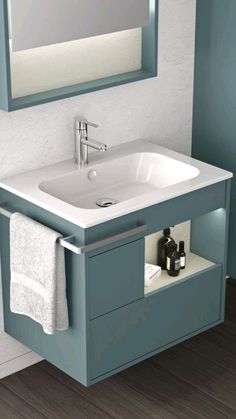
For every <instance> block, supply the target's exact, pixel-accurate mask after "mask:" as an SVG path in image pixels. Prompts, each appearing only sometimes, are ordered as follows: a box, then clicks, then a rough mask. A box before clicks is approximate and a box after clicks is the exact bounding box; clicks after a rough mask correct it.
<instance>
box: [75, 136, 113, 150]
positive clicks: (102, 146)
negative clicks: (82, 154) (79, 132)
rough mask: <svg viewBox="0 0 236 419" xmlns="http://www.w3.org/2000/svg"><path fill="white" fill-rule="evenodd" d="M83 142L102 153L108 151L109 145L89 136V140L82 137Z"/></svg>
mask: <svg viewBox="0 0 236 419" xmlns="http://www.w3.org/2000/svg"><path fill="white" fill-rule="evenodd" d="M81 144H83V145H85V146H86V147H91V148H93V149H94V150H97V151H100V152H101V153H103V152H105V151H107V146H106V144H104V143H100V142H99V141H96V140H92V139H91V138H88V139H87V140H85V139H82V140H81Z"/></svg>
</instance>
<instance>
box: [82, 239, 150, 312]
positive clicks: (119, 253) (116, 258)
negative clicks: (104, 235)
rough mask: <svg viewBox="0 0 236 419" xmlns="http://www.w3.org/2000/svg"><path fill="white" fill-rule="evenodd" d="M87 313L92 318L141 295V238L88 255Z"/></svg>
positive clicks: (142, 259)
mask: <svg viewBox="0 0 236 419" xmlns="http://www.w3.org/2000/svg"><path fill="white" fill-rule="evenodd" d="M87 267H88V268H87V281H88V290H89V298H88V300H89V314H90V318H95V317H97V316H100V315H102V314H104V313H107V312H109V311H112V310H114V309H116V308H119V307H121V306H124V305H126V304H129V303H130V302H132V301H135V300H138V299H140V298H142V297H143V296H144V239H143V238H141V239H138V240H136V241H132V242H131V243H128V244H125V245H123V246H119V247H115V248H113V249H111V250H108V251H106V252H103V253H100V254H98V255H96V256H92V257H89V258H88V265H87Z"/></svg>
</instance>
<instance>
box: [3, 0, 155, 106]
mask: <svg viewBox="0 0 236 419" xmlns="http://www.w3.org/2000/svg"><path fill="white" fill-rule="evenodd" d="M17 3H18V2H14V9H15V8H16V6H18V4H17ZM61 3H62V2H61ZM64 3H65V2H64ZM90 3H91V2H90ZM113 3H114V2H113ZM129 3H130V2H129ZM122 4H123V7H124V5H125V2H122ZM130 4H132V2H131V3H130ZM145 4H146V3H145ZM139 5H140V2H139ZM8 6H9V1H8V0H0V108H1V109H4V110H6V111H14V110H17V109H22V108H27V107H30V106H34V105H38V104H42V103H47V102H51V101H54V100H59V99H65V98H68V97H71V96H76V95H80V94H84V93H89V92H92V91H97V90H100V89H105V88H109V87H114V86H118V85H121V84H126V83H130V82H136V81H139V80H144V79H148V78H151V77H156V76H157V38H158V30H157V27H158V0H150V1H149V16H150V18H149V23H148V24H147V25H146V24H145V26H143V27H141V26H140V25H141V23H140V25H139V26H140V30H141V32H140V37H139V54H137V56H136V55H135V60H133V61H134V62H136V60H137V57H138V62H139V65H138V64H136V65H133V66H131V67H130V68H129V66H128V67H127V68H126V67H125V66H124V72H123V73H120V74H118V73H119V70H114V71H111V72H109V71H108V73H106V71H107V67H108V68H109V66H107V67H106V68H105V67H104V71H105V73H104V74H103V73H102V72H101V75H99V76H96V77H97V78H96V79H93V78H92V80H91V79H90V78H89V76H88V75H89V74H90V73H91V65H90V67H89V64H88V71H87V73H88V74H87V73H86V70H85V73H83V75H82V76H81V77H79V71H80V67H81V66H80V65H79V62H81V61H79V59H80V55H79V54H80V52H81V50H79V52H77V50H74V49H72V50H71V51H72V52H71V54H72V55H75V54H78V62H77V65H71V66H70V64H68V65H69V67H70V68H78V76H77V73H75V74H74V73H73V77H72V76H71V75H68V74H69V73H68V74H67V71H68V68H67V69H65V73H60V74H59V75H58V77H57V78H56V74H57V71H58V70H59V69H60V71H61V68H62V67H63V66H61V65H60V63H61V62H65V56H64V55H63V54H64V52H63V54H62V52H60V53H59V51H58V47H57V49H56V50H55V51H54V49H53V48H52V45H50V48H51V49H50V50H47V51H46V52H45V50H44V47H42V48H41V50H40V54H39V55H38V59H37V60H38V61H37V63H36V65H35V59H36V55H35V52H34V54H33V56H32V59H31V58H30V57H29V50H24V51H23V52H22V51H19V52H15V51H14V48H13V45H14V43H15V42H13V43H12V39H11V34H12V33H15V32H17V31H12V30H11V28H10V21H11V19H10V18H9V14H10V8H9V7H8ZM12 6H13V5H12ZM28 6H29V5H27V4H24V7H26V10H27V7H28ZM58 7H61V5H58ZM74 7H75V5H74ZM103 7H105V6H103ZM113 7H114V5H113ZM31 8H32V6H31ZM40 9H41V8H40ZM85 9H86V8H85ZM41 11H42V10H41ZM28 12H29V7H28ZM129 12H130V10H129ZM45 13H46V12H45ZM28 14H29V13H28ZM121 15H122V14H121ZM96 16H97V14H96ZM54 17H55V15H54ZM57 17H58V15H57ZM90 17H91V16H90ZM90 17H89V16H87V19H83V24H84V23H85V22H86V21H87V22H90V24H91V22H92V20H93V19H92V18H91V19H92V20H91V19H90ZM115 17H116V16H115V15H114V16H113V18H115ZM120 17H121V16H120ZM131 17H132V14H131ZM21 18H22V16H21ZM55 19H56V17H55ZM60 19H61V17H60ZM60 19H59V21H60ZM102 19H104V13H101V19H100V21H99V18H98V17H97V19H95V22H97V23H98V26H99V24H100V26H101V21H102ZM23 20H24V18H23ZM123 20H124V19H123ZM126 20H127V19H125V21H124V24H125V22H126ZM131 20H134V19H131ZM55 21H56V23H57V20H55ZM78 21H79V17H78ZM54 23H55V22H54ZM108 23H109V24H110V22H108ZM12 24H14V19H13V20H12ZM109 24H108V26H109ZM136 24H137V25H138V23H137V22H136ZM133 25H135V23H134V22H133ZM25 26H27V25H25ZM80 26H83V25H80ZM93 26H94V25H93ZM52 27H53V25H52ZM131 27H132V25H131ZM17 28H18V30H19V29H20V32H21V31H22V22H20V24H19V25H18V26H17ZM56 28H58V26H57V25H56V26H55V27H54V28H53V30H56ZM117 28H118V29H117V30H116V31H115V32H117V31H119V28H120V26H119V25H118V26H117ZM134 28H135V29H136V26H134ZM46 29H47V30H48V31H49V32H50V25H48V22H47V21H46ZM66 29H68V28H67V27H66V25H64V27H63V30H64V31H66V32H67V30H66ZM79 29H81V28H77V30H78V31H79ZM93 29H94V27H93V28H91V31H88V33H90V32H91V33H92V32H93ZM100 29H101V28H100ZM121 29H122V25H121ZM63 30H62V29H61V32H62V33H57V37H56V38H55V39H57V38H59V39H61V41H62V40H66V39H67V38H64V37H63V36H64V35H65V34H64V35H63ZM110 31H111V32H114V30H112V26H111V29H110ZM52 32H53V31H52ZM105 32H106V31H105ZM107 32H109V29H107ZM23 33H24V30H23ZM26 33H27V31H26ZM86 33H87V32H85V34H84V35H83V36H84V37H86V36H87V35H86ZM97 33H98V34H100V32H99V31H98V32H96V30H95V32H94V34H97ZM34 35H35V33H34ZM36 35H37V36H39V37H40V36H41V35H42V34H39V33H38V32H37V30H36ZM43 35H45V34H43ZM48 35H53V34H51V32H50V33H49V34H48ZM25 37H26V35H25ZM43 38H44V36H43ZM53 39H54V38H52V40H51V41H50V42H51V43H54V42H57V41H56V40H55V39H54V41H53ZM69 39H71V38H69ZM75 39H79V35H78V37H75ZM13 41H14V39H13ZM27 41H28V42H27ZM24 42H26V44H27V45H28V43H29V45H31V43H30V42H29V39H24ZM74 42H77V41H74ZM103 42H105V41H103ZM46 44H47V42H46ZM29 45H28V46H27V47H25V48H29ZM42 45H44V43H42ZM57 45H58V44H57ZM65 45H67V51H68V48H70V47H69V46H68V43H67V44H65ZM96 45H97V44H96ZM96 45H95V47H94V48H96ZM98 45H99V44H98ZM117 45H119V42H118V44H117ZM127 45H128V43H127ZM132 45H133V47H131V48H133V50H135V43H134V44H132ZM65 48H66V47H65V46H63V51H66V49H65ZM100 48H101V47H100ZM126 48H127V46H126ZM133 50H131V51H130V53H131V54H130V55H132V53H133ZM34 51H35V50H34ZM69 51H70V49H69ZM101 51H102V53H104V50H101ZM95 52H96V50H95ZM53 54H54V55H53ZM86 54H89V49H88V48H87V49H86ZM93 55H94V49H93V50H92V52H91V57H93ZM48 56H50V57H52V56H53V57H54V61H55V60H56V59H58V56H59V58H60V57H61V58H60V60H61V61H59V62H57V64H58V65H55V63H54V61H48V58H47V57H48ZM100 56H101V53H100V54H98V57H100ZM121 56H122V55H121ZM123 56H124V53H123ZM126 56H127V52H126ZM86 57H87V55H85V58H86ZM29 58H30V60H29ZM17 60H20V61H19V65H18V66H17V67H15V65H16V61H17ZM17 62H18V61H17ZM83 62H84V61H83ZM40 66H42V71H40V72H39V71H38V67H40ZM45 67H47V68H49V70H50V71H49V72H48V73H45ZM98 67H99V66H98ZM24 69H25V70H24ZM26 69H27V73H26ZM29 69H30V70H29ZM31 69H32V72H33V73H34V74H31V73H29V71H31ZM120 71H122V70H120ZM42 72H44V73H45V74H46V75H45V76H44V82H42V80H41V79H40V77H42ZM20 74H21V75H20ZM26 74H27V75H26ZM15 76H17V77H16V78H15ZM19 76H20V77H19ZM25 79H27V83H28V85H26V86H25V89H24V92H23V93H22V91H21V90H22V88H21V85H22V83H24V84H25ZM39 79H40V83H37V88H34V89H32V88H31V87H32V86H31V87H30V86H29V83H30V80H31V81H32V80H36V81H38V80H39ZM56 79H57V82H56V81H55V80H56ZM49 80H50V83H49ZM44 85H45V89H42V86H44ZM19 86H20V87H19ZM40 86H41V87H40ZM42 90H43V91H42ZM15 92H17V94H15Z"/></svg>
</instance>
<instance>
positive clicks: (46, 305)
mask: <svg viewBox="0 0 236 419" xmlns="http://www.w3.org/2000/svg"><path fill="white" fill-rule="evenodd" d="M59 237H61V235H60V234H59V233H57V232H55V231H53V230H51V229H50V228H47V227H45V226H43V225H42V224H39V223H37V222H36V221H33V220H31V219H30V218H28V217H25V216H24V215H21V214H18V213H14V214H13V215H12V216H11V220H10V254H11V285H10V309H11V311H12V312H13V313H17V314H23V315H26V316H28V317H30V318H32V319H33V320H35V321H36V322H38V323H40V324H41V325H42V327H43V330H44V332H45V333H47V334H50V335H52V334H53V333H55V332H56V331H57V330H58V331H62V330H67V329H68V327H69V321H68V308H67V299H66V277H65V256H64V249H63V248H62V247H61V246H60V245H59V244H57V240H58V238H59Z"/></svg>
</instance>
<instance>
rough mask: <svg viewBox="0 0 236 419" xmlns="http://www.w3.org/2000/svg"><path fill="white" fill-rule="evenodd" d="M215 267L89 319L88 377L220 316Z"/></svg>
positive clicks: (163, 344) (146, 352)
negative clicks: (89, 363) (89, 374)
mask: <svg viewBox="0 0 236 419" xmlns="http://www.w3.org/2000/svg"><path fill="white" fill-rule="evenodd" d="M221 284H222V280H221V266H220V265H216V266H214V267H212V268H210V269H208V270H206V271H203V272H202V273H200V274H198V275H194V276H193V277H192V278H191V279H188V280H187V281H185V282H182V283H181V284H178V285H176V286H172V287H170V288H168V289H165V290H163V291H161V292H159V293H157V294H154V295H151V296H149V297H146V298H144V299H142V300H140V301H137V302H135V303H133V304H130V305H128V306H126V307H123V308H121V309H119V310H115V311H114V312H112V313H109V314H107V315H105V316H102V317H99V318H98V319H96V320H94V321H92V322H91V326H90V327H91V335H90V343H91V354H90V355H91V377H90V378H91V379H95V378H96V377H98V376H100V375H102V374H105V373H107V372H109V371H111V370H113V369H115V368H118V367H121V366H122V365H125V364H127V363H128V362H130V361H133V360H135V359H137V358H139V357H141V356H144V355H145V354H148V353H149V352H151V351H155V350H157V349H158V348H161V347H164V346H165V345H168V344H171V343H173V344H174V342H175V341H176V340H178V339H181V337H184V336H187V335H188V334H191V333H193V332H195V331H197V330H199V329H201V328H203V327H205V326H207V325H208V324H210V323H213V322H216V321H218V320H219V319H220V308H221Z"/></svg>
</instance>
